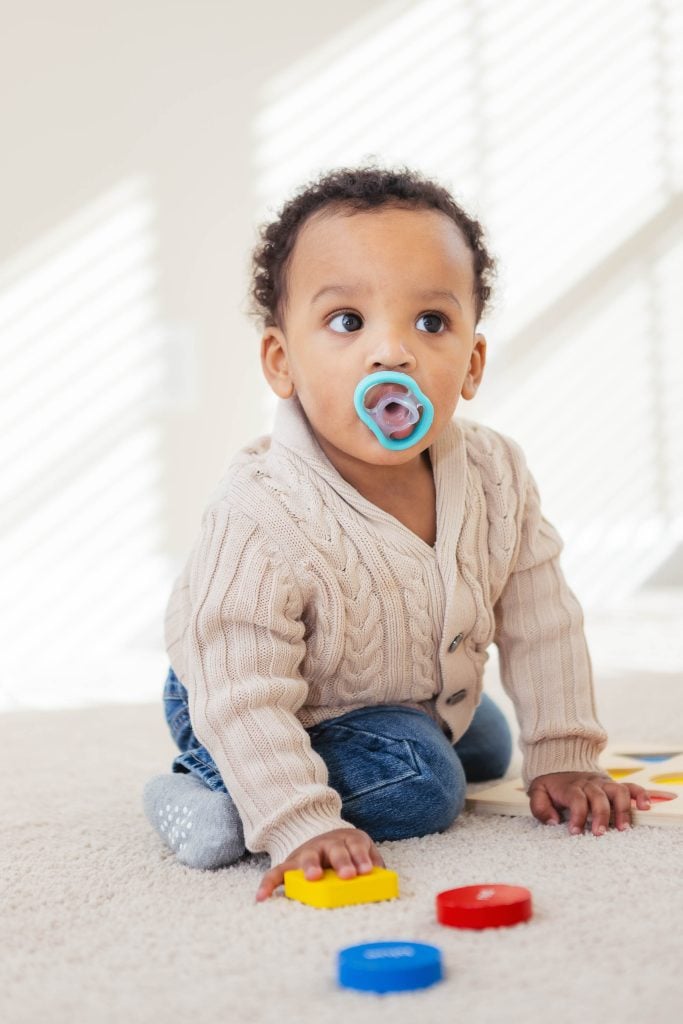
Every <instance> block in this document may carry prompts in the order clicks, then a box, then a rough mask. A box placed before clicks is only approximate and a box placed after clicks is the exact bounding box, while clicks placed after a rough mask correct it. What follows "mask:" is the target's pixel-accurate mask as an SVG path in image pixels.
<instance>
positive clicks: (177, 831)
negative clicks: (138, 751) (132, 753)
mask: <svg viewBox="0 0 683 1024" xmlns="http://www.w3.org/2000/svg"><path fill="white" fill-rule="evenodd" d="M143 804H144V808H145V814H146V815H147V818H148V820H149V822H150V824H151V825H152V826H153V827H154V828H155V829H156V830H157V832H158V833H159V835H160V836H161V838H162V839H163V840H164V842H165V843H166V845H167V846H169V847H170V848H171V850H173V852H174V853H175V855H176V857H177V858H178V860H179V861H181V862H182V863H183V864H187V866H188V867H191V868H202V869H204V870H206V869H208V868H220V867H224V866H225V865H226V864H232V863H233V861H236V860H237V859H238V858H239V857H241V856H242V854H243V853H244V850H245V846H244V832H243V831H242V822H241V820H240V816H239V814H238V813H237V808H236V807H235V805H234V803H233V802H232V799H231V797H229V796H228V794H227V793H220V792H216V791H214V790H212V789H209V787H208V786H205V785H204V783H203V782H202V781H201V779H198V778H197V777H196V776H195V775H191V774H180V773H177V774H171V775H157V776H155V777H154V778H153V779H150V780H149V782H148V783H147V784H146V785H145V789H144V793H143Z"/></svg>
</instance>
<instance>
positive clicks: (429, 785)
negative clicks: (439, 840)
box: [413, 750, 467, 835]
mask: <svg viewBox="0 0 683 1024" xmlns="http://www.w3.org/2000/svg"><path fill="white" fill-rule="evenodd" d="M420 761H421V769H422V770H421V774H420V777H419V778H418V779H416V780H415V792H414V795H413V807H414V809H415V814H416V820H415V827H416V828H418V827H419V826H420V825H421V826H422V832H421V834H422V835H427V834H429V833H431V832H443V831H444V829H447V828H448V826H449V825H451V824H452V823H453V822H454V821H455V819H456V818H457V817H458V816H459V815H460V814H461V813H462V810H463V808H464V806H465V793H466V788H467V780H466V778H465V772H464V770H463V767H462V765H461V764H460V760H459V758H458V757H457V755H456V754H455V753H452V752H451V750H449V751H448V752H444V756H442V757H434V756H433V752H432V757H431V758H430V759H429V760H427V759H426V758H424V759H422V758H421V759H420ZM415 834H420V833H417V832H416V833H415Z"/></svg>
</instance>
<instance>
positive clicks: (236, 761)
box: [165, 398, 607, 863]
mask: <svg viewBox="0 0 683 1024" xmlns="http://www.w3.org/2000/svg"><path fill="white" fill-rule="evenodd" d="M429 452H430V458H431V461H432V466H433V472H434V479H435V486H436V506H437V507H436V512H437V539H436V544H435V546H434V547H430V546H429V545H428V544H426V543H425V542H424V541H423V540H422V539H421V538H419V537H418V536H417V535H416V534H414V533H413V532H412V531H411V530H410V529H408V528H407V527H406V526H404V525H403V524H402V523H400V522H399V521H398V520H397V519H395V518H394V517H393V516H392V515H390V514H389V513H387V512H384V511H383V510H382V509H380V508H378V507H377V506H376V505H374V504H373V503H372V502H370V501H368V500H366V499H365V498H364V497H363V496H362V495H361V494H360V493H359V492H358V491H357V490H356V489H355V488H354V487H352V486H351V485H350V484H349V483H347V482H346V481H345V480H344V479H343V478H342V477H341V476H340V474H339V473H338V472H337V471H336V469H335V468H334V467H333V466H332V464H331V463H330V461H329V460H328V459H327V457H326V456H325V454H324V453H323V451H322V449H321V448H320V446H319V445H318V443H317V441H316V440H315V437H314V435H313V434H312V432H311V430H310V428H309V426H308V421H307V419H306V417H305V414H304V412H303V410H302V408H301V405H300V404H299V402H298V400H297V399H296V398H292V399H287V400H280V401H279V404H278V410H277V415H276V421H275V426H274V430H273V434H272V437H271V436H269V435H266V436H263V437H260V438H258V439H257V440H256V441H254V442H253V443H252V444H250V445H248V446H246V447H245V448H243V449H242V450H241V451H240V452H239V453H238V455H237V456H236V457H235V458H234V459H233V461H232V462H231V464H230V465H229V467H228V469H227V471H226V473H225V475H224V476H223V478H222V479H221V481H220V484H219V485H218V487H217V488H216V490H215V491H214V493H213V494H212V496H211V498H210V500H209V502H208V505H207V508H206V509H205V511H204V514H203V517H202V522H201V528H200V531H199V535H198V538H197V541H196V543H195V546H194V548H193V550H192V551H191V553H190V555H189V558H188V560H187V563H186V565H185V568H184V570H183V571H182V573H181V574H180V576H179V578H178V579H177V580H176V582H175V585H174V587H173V591H172V593H171V597H170V600H169V603H168V607H167V612H166V619H165V635H166V647H167V652H168V656H169V659H170V663H171V665H172V666H173V669H174V671H175V672H176V674H177V676H178V678H179V679H180V680H181V682H183V683H184V685H185V686H186V687H187V689H188V691H189V707H190V718H191V721H192V726H193V729H194V732H195V734H196V736H197V737H198V739H199V741H200V742H201V743H202V744H203V745H204V746H205V747H206V748H207V749H208V750H209V752H210V753H211V756H212V757H213V759H214V761H215V763H216V765H217V767H218V769H219V771H220V773H221V776H222V778H223V780H224V782H225V784H226V787H227V789H228V792H229V793H230V795H231V796H232V798H233V800H234V802H235V804H236V806H237V809H238V811H239V813H240V816H241V818H242V822H243V825H244V833H245V839H246V844H247V848H248V849H249V850H252V851H267V852H268V853H269V854H270V856H271V858H272V861H273V863H277V862H279V861H281V860H282V859H284V858H285V857H286V856H287V855H288V854H289V853H290V852H291V851H292V850H293V849H295V848H296V847H297V846H299V845H300V844H301V843H303V842H305V841H306V840H307V839H311V838H312V837H314V836H316V835H319V834H321V833H323V832H327V831H330V830H331V829H335V828H342V827H349V826H348V823H347V822H345V821H344V819H343V818H342V817H341V799H340V797H339V795H338V794H337V793H336V791H335V790H333V789H332V788H331V787H329V786H328V785H327V781H328V777H327V769H326V766H325V763H324V762H323V760H322V759H321V758H320V757H319V756H318V755H317V754H316V753H314V752H313V750H312V749H311V744H310V741H309V737H308V733H307V732H306V729H305V727H306V726H310V725H313V724H314V723H317V722H320V721H323V720H325V719H328V718H332V717H335V716H338V715H341V714H344V713H345V712H347V711H351V710H353V709H355V708H359V707H363V706H368V705H375V704H389V703H390V704H396V703H405V704H406V705H407V706H410V707H420V708H422V709H423V710H425V711H426V712H427V713H428V714H430V715H432V717H433V718H434V719H435V720H436V721H437V722H438V723H439V724H440V725H441V727H442V728H443V730H444V732H446V733H447V734H448V732H449V731H450V738H452V740H453V742H455V741H457V740H458V739H459V738H460V737H461V736H462V735H463V733H464V732H465V731H466V729H467V727H468V725H469V724H470V722H471V721H472V717H473V715H474V712H475V709H476V707H477V705H478V703H479V700H480V695H481V689H482V677H483V671H484V664H485V662H486V660H487V658H488V653H487V650H486V649H487V647H488V645H489V644H491V643H492V642H493V643H495V644H496V645H497V646H498V650H499V655H500V671H501V678H502V682H503V686H504V688H505V691H506V693H508V694H509V696H510V698H511V699H512V701H513V704H514V708H515V712H516V715H517V719H518V721H519V725H520V733H521V735H520V741H519V743H520V749H521V752H522V755H523V778H524V783H525V785H526V786H527V787H528V785H529V783H530V782H531V780H533V779H534V778H536V777H537V776H538V775H543V774H546V773H548V772H557V771H592V770H596V769H597V759H598V755H599V753H600V751H601V750H602V749H603V748H604V746H605V743H606V740H607V735H606V733H605V731H604V729H603V728H602V726H601V725H600V723H599V722H598V720H597V718H596V710H595V701H594V694H593V684H592V672H591V663H590V658H589V654H588V650H587V647H586V641H585V637H584V632H583V615H582V611H581V608H580V605H579V603H578V601H577V600H576V598H575V596H574V594H573V593H572V591H571V590H570V589H569V587H568V586H567V583H566V581H565V578H564V576H563V574H562V571H561V569H560V565H559V554H560V551H561V548H562V541H561V540H560V537H559V536H558V534H557V532H556V531H555V529H554V528H553V527H552V526H551V525H550V524H549V523H548V522H547V520H546V519H545V518H544V517H543V515H542V513H541V508H540V501H539V495H538V490H537V487H536V484H535V482H534V479H533V477H532V476H531V474H530V472H529V470H528V469H527V466H526V462H525V459H524V456H523V453H522V451H521V449H520V447H519V446H518V445H517V444H516V443H515V442H514V441H512V440H511V439H510V438H508V437H506V436H504V435H502V434H500V433H498V432H497V431H495V430H492V429H491V428H489V427H485V426H482V425H481V424H478V423H475V422H473V421H470V420H465V419H461V418H459V417H456V418H454V419H453V420H451V422H450V423H449V425H448V427H447V428H446V430H445V431H444V432H443V433H442V434H441V436H440V437H439V438H437V440H436V441H435V442H434V444H433V445H432V446H431V448H430V449H429Z"/></svg>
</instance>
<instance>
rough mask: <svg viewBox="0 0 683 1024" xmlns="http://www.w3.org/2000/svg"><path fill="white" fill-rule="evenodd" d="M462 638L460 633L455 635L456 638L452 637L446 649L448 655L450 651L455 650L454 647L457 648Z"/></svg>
mask: <svg viewBox="0 0 683 1024" xmlns="http://www.w3.org/2000/svg"><path fill="white" fill-rule="evenodd" d="M462 638H463V634H462V633H458V635H457V636H454V637H453V639H452V640H451V645H450V647H449V648H448V651H449V653H450V652H451V651H454V650H455V648H456V647H457V646H458V644H459V643H460V641H461V640H462Z"/></svg>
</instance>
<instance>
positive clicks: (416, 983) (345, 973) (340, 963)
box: [337, 942, 443, 992]
mask: <svg viewBox="0 0 683 1024" xmlns="http://www.w3.org/2000/svg"><path fill="white" fill-rule="evenodd" d="M337 969H338V973H337V980H338V981H339V984H340V985H341V986H342V987H343V988H354V989H359V990H361V991H363V992H410V991H413V990H414V989H417V988H427V987H428V986H429V985H434V984H435V982H437V981H441V979H442V978H443V968H442V966H441V950H440V949H437V947H436V946H426V945H424V944H423V943H421V942H366V943H364V944H363V945H361V946H347V948H346V949H340V950H339V954H338V958H337Z"/></svg>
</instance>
